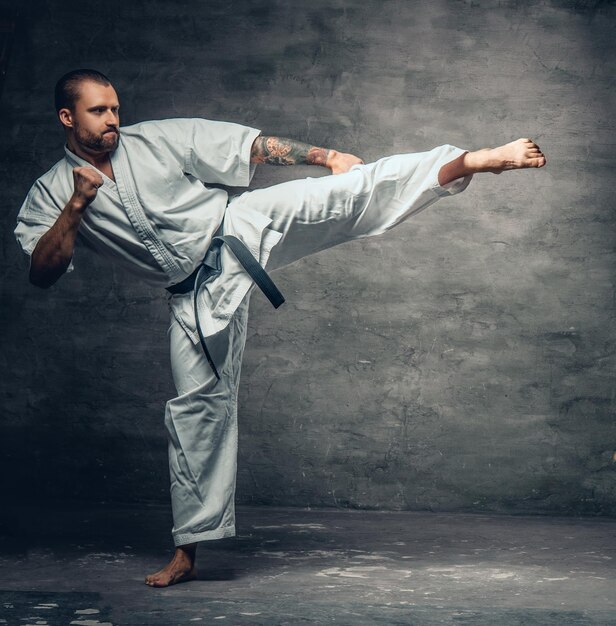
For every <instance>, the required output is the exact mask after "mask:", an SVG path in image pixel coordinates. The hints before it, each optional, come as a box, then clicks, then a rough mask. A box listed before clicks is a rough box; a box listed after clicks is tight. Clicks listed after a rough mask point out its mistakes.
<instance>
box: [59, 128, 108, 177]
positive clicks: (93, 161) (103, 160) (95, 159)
mask: <svg viewBox="0 0 616 626" xmlns="http://www.w3.org/2000/svg"><path fill="white" fill-rule="evenodd" d="M66 143H67V146H68V149H69V150H70V151H71V152H72V153H73V154H76V155H77V156H78V157H80V158H82V159H83V160H84V161H87V162H88V163H89V164H90V165H93V166H94V167H95V168H96V169H97V170H99V171H100V172H103V174H105V176H107V177H108V178H111V180H113V181H115V177H114V175H113V168H112V167H111V153H110V152H94V151H92V150H88V149H86V148H82V147H81V146H80V145H79V144H78V143H76V142H75V141H73V139H72V137H70V136H69V137H67V141H66Z"/></svg>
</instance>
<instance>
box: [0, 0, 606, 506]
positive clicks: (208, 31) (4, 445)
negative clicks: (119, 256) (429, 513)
mask: <svg viewBox="0 0 616 626" xmlns="http://www.w3.org/2000/svg"><path fill="white" fill-rule="evenodd" d="M13 5H14V6H17V5H16V4H15V3H13ZM26 5H27V6H26V8H23V7H24V5H23V4H22V5H20V6H21V7H22V8H21V9H20V20H19V23H18V32H17V37H16V39H15V43H14V46H13V49H12V55H11V62H10V65H9V70H8V73H7V80H6V84H5V87H4V94H3V98H2V102H1V104H0V107H1V112H2V115H1V116H0V124H1V129H0V130H1V132H0V142H1V144H2V150H1V153H0V168H1V177H2V192H3V194H2V195H3V204H4V211H3V213H2V248H1V262H2V268H1V272H2V284H1V289H2V300H1V305H0V306H1V313H0V325H1V326H0V333H1V336H2V351H1V356H0V359H1V363H2V376H1V378H0V395H1V398H2V416H1V420H0V424H1V425H0V429H1V434H0V459H1V461H0V463H1V464H2V466H1V467H0V470H1V474H2V478H3V480H4V482H5V485H4V493H5V494H6V496H7V497H10V498H19V497H26V498H31V497H43V496H45V497H51V498H78V499H96V500H117V501H161V502H167V501H168V497H167V489H168V474H167V464H166V444H165V432H164V427H163V408H164V402H165V400H166V399H167V398H168V397H170V396H171V395H172V394H173V388H172V382H171V376H170V373H169V363H168V355H167V337H166V329H167V316H168V312H167V305H166V301H165V298H164V293H161V292H159V291H157V290H154V289H150V288H148V287H145V286H143V285H139V284H135V283H134V282H133V281H132V279H131V277H130V276H128V275H125V274H124V273H123V272H121V271H119V270H117V269H115V268H113V267H109V266H107V265H104V264H102V263H101V262H99V261H98V260H97V259H95V258H92V257H88V256H87V255H77V256H76V262H77V264H78V269H77V270H76V271H75V272H74V273H73V274H72V275H70V276H67V277H65V278H64V279H63V280H61V281H60V282H59V283H58V284H57V285H56V286H54V287H53V288H52V289H50V290H48V291H41V290H37V289H36V288H34V287H31V286H30V285H29V284H28V282H27V277H26V270H27V267H26V259H25V258H24V257H23V256H22V255H21V253H20V252H19V250H18V247H17V244H16V242H15V241H14V238H13V235H12V230H13V228H14V223H15V216H16V214H17V210H18V208H19V206H20V204H21V202H22V200H23V198H24V196H25V194H26V192H27V190H28V188H29V186H30V185H31V183H32V182H33V180H34V179H35V178H36V177H37V176H38V175H40V174H41V173H43V172H44V171H45V170H46V169H47V168H48V167H49V166H51V165H52V164H53V163H54V162H55V161H56V160H57V159H58V158H60V157H61V155H62V141H63V136H62V133H61V131H60V128H59V126H58V124H57V122H56V120H55V118H54V114H53V111H52V107H51V101H52V89H53V85H54V83H55V80H56V78H57V77H58V76H59V75H61V74H62V73H64V72H65V71H67V70H69V69H72V68H74V67H76V66H86V67H88V66H93V67H97V68H99V69H101V70H102V71H103V72H105V73H107V74H109V75H110V76H111V78H112V79H113V80H114V83H115V85H116V87H117V89H118V91H119V94H120V99H121V104H122V116H123V119H122V121H123V123H124V124H129V123H132V122H136V121H140V120H144V119H149V118H162V117H173V116H203V117H209V118H214V119H226V120H230V121H237V122H242V123H246V124H249V125H254V126H257V127H259V128H262V129H263V130H264V132H266V133H267V134H280V135H287V136H291V137H295V138H297V139H301V140H304V141H308V142H311V143H314V144H317V145H325V146H328V147H337V148H340V149H343V150H346V151H350V152H355V153H357V154H359V155H361V156H362V157H363V158H364V159H365V160H373V159H375V158H377V157H379V156H381V155H385V154H391V153H394V152H402V151H421V150H427V149H430V148H432V147H433V146H435V145H439V144H442V143H451V144H454V145H458V146H460V147H465V148H469V149H474V148H479V147H484V146H490V145H498V144H500V143H503V142H506V141H510V140H512V139H516V138H518V137H525V136H528V137H532V138H533V139H535V140H536V141H537V142H538V143H539V145H540V146H541V147H542V149H543V150H544V152H545V153H546V155H547V158H548V166H547V167H546V168H544V169H543V170H537V171H524V172H513V173H506V174H503V175H501V176H493V175H490V174H488V175H483V176H478V177H475V179H474V180H473V182H472V183H471V185H470V186H469V188H468V189H467V190H466V191H465V192H464V193H463V194H460V195H457V196H454V197H452V198H447V199H445V200H442V201H441V202H440V203H438V204H437V205H435V206H433V207H432V208H431V209H429V210H428V211H426V212H424V213H422V214H421V215H419V216H417V217H416V218H414V219H413V220H411V221H409V222H406V223H405V224H403V225H401V226H400V227H398V228H397V229H395V230H394V231H392V232H390V233H388V234H387V235H385V236H382V237H378V238H374V239H370V240H366V241H363V242H354V243H352V244H346V245H344V246H340V247H338V248H335V249H332V250H329V251H327V252H324V253H321V254H319V255H316V256H314V257H312V258H309V259H304V260H302V261H301V262H299V263H297V264H295V265H293V266H291V267H289V268H286V269H285V270H282V271H280V272H278V273H277V275H276V276H275V277H276V279H277V282H278V283H279V285H280V287H281V288H282V290H283V292H284V293H285V295H286V296H287V303H286V304H285V306H284V307H282V309H280V310H279V311H278V312H276V313H275V314H273V313H272V311H271V310H270V308H269V304H268V303H267V302H266V301H265V299H264V298H263V297H262V295H261V294H258V293H256V294H255V295H254V296H253V301H252V302H253V304H252V318H251V323H250V330H249V339H248V345H247V351H246V359H245V364H244V373H243V387H242V390H241V398H240V432H241V439H240V454H239V472H238V500H239V501H240V502H251V503H276V504H289V505H327V506H341V507H368V508H375V507H377V508H387V509H391V508H393V509H398V508H402V509H434V510H471V509H472V510H491V511H502V512H522V511H530V512H546V511H550V512H562V513H597V514H609V515H614V514H615V513H616V501H615V497H614V496H615V495H616V488H615V482H614V476H615V471H616V463H614V461H613V453H614V450H615V449H616V447H615V446H616V437H615V435H616V432H615V427H614V390H615V386H614V372H615V367H614V365H615V364H614V360H615V358H614V354H615V348H616V346H615V344H616V335H615V328H614V305H615V293H616V292H615V291H614V269H615V260H616V257H615V242H616V235H615V233H614V226H615V222H616V213H615V209H614V200H613V197H614V196H613V191H612V188H611V187H612V183H613V181H614V175H613V172H614V165H615V158H614V148H615V140H614V135H613V132H612V131H613V128H614V126H613V121H612V117H613V115H612V114H613V111H614V109H615V107H614V104H615V103H614V97H613V92H614V70H615V67H614V58H615V52H616V49H615V48H616V45H615V43H614V37H613V32H614V26H615V24H616V8H615V7H614V5H610V3H602V2H594V3H593V2H573V1H570V2H549V1H546V2H532V1H528V2H522V1H520V2H513V1H512V2H488V1H473V2H470V1H468V2H467V1H454V0H437V1H435V2H431V3H426V2H415V1H413V2H411V1H408V2H404V1H381V0H369V1H367V0H364V1H361V2H360V1H359V0H354V1H351V0H347V1H344V0H312V1H311V2H287V1H283V0H267V1H264V0H256V1H248V0H245V1H244V2H231V3H229V2H196V1H191V2H189V1H188V0H183V1H174V2H169V1H162V0H152V1H149V2H145V1H140V2H139V1H136V2H119V1H117V0H110V1H109V2H105V3H93V2H77V1H76V0H70V1H60V0H47V1H41V2H36V3H29V4H27V3H26ZM7 12H10V5H9V7H8V8H7V9H6V10H5V11H4V14H5V15H6V14H7ZM306 175H316V174H315V171H314V169H312V168H305V167H304V168H299V167H298V168H286V169H283V168H269V169H268V168H264V167H262V168H260V169H259V171H258V172H257V175H256V177H255V180H254V186H266V185H270V184H273V183H276V182H280V181H282V180H285V179H288V178H292V177H299V176H306Z"/></svg>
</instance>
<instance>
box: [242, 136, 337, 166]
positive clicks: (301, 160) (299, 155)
mask: <svg viewBox="0 0 616 626" xmlns="http://www.w3.org/2000/svg"><path fill="white" fill-rule="evenodd" d="M334 153H335V150H328V149H326V148H318V147H317V146H311V145H310V144H307V143H303V142H301V141H295V140H294V139H287V138H285V137H263V136H259V137H257V138H256V139H255V141H254V143H253V145H252V151H251V158H250V161H251V163H267V164H269V165H301V164H304V165H322V166H324V167H328V162H329V160H330V159H331V157H332V156H333V155H334Z"/></svg>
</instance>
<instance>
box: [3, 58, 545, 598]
mask: <svg viewBox="0 0 616 626" xmlns="http://www.w3.org/2000/svg"><path fill="white" fill-rule="evenodd" d="M119 109H120V105H119V102H118V97H117V94H116V92H115V90H114V89H113V87H112V85H111V83H110V81H109V79H107V77H105V76H104V75H103V74H101V73H99V72H97V71H94V70H75V71H73V72H69V73H68V74H66V75H65V76H63V77H62V78H61V79H60V80H59V81H58V84H57V86H56V110H57V113H58V117H59V120H60V122H61V123H62V125H63V126H64V129H65V131H66V146H65V156H64V158H63V159H62V160H60V161H59V162H58V163H57V164H56V165H54V167H52V168H51V169H50V170H49V171H48V172H47V173H46V174H44V175H43V176H41V178H39V179H38V180H37V181H36V182H35V183H34V185H33V186H32V188H31V190H30V192H29V194H28V197H27V198H26V200H25V202H24V204H23V206H22V207H21V210H20V212H19V216H18V224H17V228H16V231H15V232H16V236H17V238H18V240H19V242H20V244H21V246H22V248H23V250H24V251H25V252H26V253H28V254H29V255H31V263H30V280H31V282H32V283H33V284H35V285H38V286H39V287H44V288H47V287H49V286H51V285H53V284H54V283H55V282H56V281H57V280H58V279H59V278H60V277H61V276H62V275H63V274H64V273H65V272H67V271H71V270H72V269H73V252H74V249H75V247H76V246H81V247H83V248H87V249H90V250H92V251H95V252H97V253H99V254H101V255H104V256H108V257H111V258H113V259H115V260H116V261H117V262H120V263H122V264H123V265H124V266H125V267H126V268H128V269H129V270H131V271H132V272H133V273H134V274H136V275H137V276H138V277H139V278H140V279H142V280H145V281H147V282H149V283H150V284H155V285H160V286H162V287H166V288H168V289H169V291H170V296H169V305H170V309H171V326H170V329H169V336H170V343H171V363H172V371H173V377H174V382H175V385H176V388H177V392H178V396H177V397H176V398H174V399H172V400H170V401H169V402H168V403H167V406H166V413H165V425H166V428H167V431H168V435H169V463H170V476H171V500H172V509H173V520H174V527H173V530H172V535H173V538H174V543H175V546H176V553H175V555H174V557H173V559H172V561H171V562H170V563H169V564H168V565H167V566H166V567H164V568H163V569H162V570H161V571H159V572H156V573H155V574H152V575H149V576H147V577H146V583H147V584H148V585H151V586H155V587H162V586H167V585H170V584H174V583H178V582H182V581H187V580H190V579H192V578H194V577H195V576H196V569H195V554H196V546H197V543H198V542H199V541H205V540H212V539H219V538H222V537H229V536H232V535H234V534H235V516H234V496H235V472H236V452H237V387H238V383H239V375H240V365H241V359H242V353H243V348H244V342H245V338H246V320H247V313H248V301H249V296H250V292H251V289H252V287H253V286H254V284H255V282H254V281H257V282H258V283H259V286H260V287H261V288H262V289H264V291H265V292H266V294H267V295H268V297H270V299H271V300H272V301H273V302H274V303H275V304H276V305H278V304H280V303H281V301H282V299H281V297H280V294H279V293H277V292H276V289H275V286H274V285H273V284H272V283H271V281H270V279H269V278H268V277H267V275H266V274H265V275H264V272H263V270H262V268H266V269H268V270H271V269H276V268H278V267H282V266H284V265H287V264H289V263H291V262H293V261H295V260H297V259H299V258H302V257H304V256H306V255H309V254H312V253H314V252H317V251H319V250H323V249H325V248H328V247H331V246H333V245H337V244H339V243H342V242H345V241H350V240H353V239H358V238H361V237H367V236H370V235H377V234H381V233H384V232H385V231H386V230H388V229H390V228H392V227H393V226H395V225H396V224H398V223H400V222H401V221H402V220H404V219H406V218H407V217H409V216H410V215H413V214H415V213H417V212H419V211H421V210H423V209H425V208H427V207H428V206H429V205H431V204H433V203H434V202H436V200H438V199H439V198H441V197H444V196H447V195H451V194H455V193H459V192H461V191H463V190H464V189H466V187H467V186H468V184H469V183H470V180H471V178H472V176H473V175H474V174H476V173H480V172H493V173H496V174H499V173H501V172H502V171H504V170H513V169H520V168H528V167H542V166H543V165H545V163H546V160H545V157H544V155H543V154H542V152H541V151H540V149H539V148H538V146H537V145H536V144H535V143H534V142H533V141H532V140H530V139H518V140H517V141H513V142H511V143H508V144H506V145H503V146H500V147H498V148H494V149H489V148H485V149H483V150H479V151H476V152H469V151H466V150H462V149H461V148H456V147H454V146H450V145H443V146H439V147H437V148H434V149H433V150H430V151H428V152H422V153H416V154H406V155H396V156H392V157H386V158H383V159H380V160H379V161H376V162H375V163H371V164H364V163H363V162H362V161H361V159H359V158H357V157H355V156H353V155H351V154H346V153H342V152H338V151H336V150H332V149H325V148H318V147H315V146H310V145H307V144H303V143H301V142H297V141H292V140H289V139H283V138H278V137H264V136H262V135H261V133H260V131H259V130H257V129H254V128H250V127H246V126H241V125H238V124H230V123H226V122H214V121H210V120H203V119H170V120H162V121H154V122H144V123H140V124H135V125H133V126H129V127H124V128H122V129H120V119H119ZM257 163H269V164H274V165H293V164H295V163H304V164H313V165H321V166H325V167H327V168H329V169H330V170H331V171H332V173H333V174H337V176H327V177H321V178H316V179H314V178H309V179H305V180H296V181H291V182H287V183H283V184H281V185H275V186H273V187H270V188H268V189H261V190H255V191H251V192H246V193H244V194H242V195H240V196H239V197H235V198H233V199H232V200H231V201H230V202H229V199H228V196H227V193H226V192H225V191H223V190H222V189H220V188H213V187H208V186H207V184H208V183H209V184H222V185H229V186H248V184H249V182H250V179H251V176H252V172H253V169H254V167H255V164H257ZM203 183H205V186H204V184H203ZM221 236H222V237H223V239H220V237H221ZM224 237H226V239H224ZM234 238H235V239H234ZM253 257H254V258H253ZM255 265H256V268H255Z"/></svg>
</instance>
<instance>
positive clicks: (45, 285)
mask: <svg viewBox="0 0 616 626" xmlns="http://www.w3.org/2000/svg"><path fill="white" fill-rule="evenodd" d="M29 279H30V284H31V285H34V286H35V287H39V288H40V289H49V287H51V286H52V285H53V283H51V282H48V281H44V280H42V279H41V278H40V277H39V276H36V275H33V274H32V272H30V276H29Z"/></svg>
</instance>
